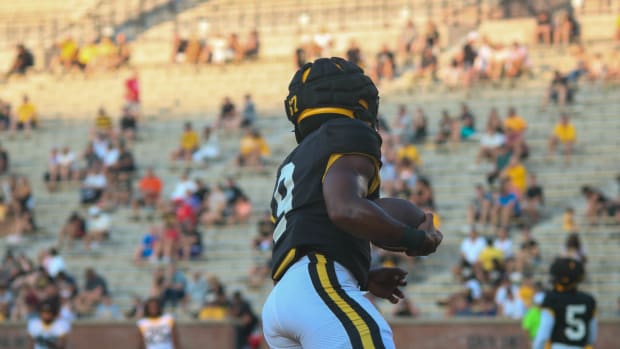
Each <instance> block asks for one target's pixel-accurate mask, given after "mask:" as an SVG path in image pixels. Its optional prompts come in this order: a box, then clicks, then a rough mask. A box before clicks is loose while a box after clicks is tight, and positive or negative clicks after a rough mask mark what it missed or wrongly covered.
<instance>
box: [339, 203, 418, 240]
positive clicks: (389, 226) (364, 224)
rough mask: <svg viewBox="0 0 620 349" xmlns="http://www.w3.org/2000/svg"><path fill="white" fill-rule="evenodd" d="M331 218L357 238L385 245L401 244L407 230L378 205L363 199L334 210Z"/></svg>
mask: <svg viewBox="0 0 620 349" xmlns="http://www.w3.org/2000/svg"><path fill="white" fill-rule="evenodd" d="M329 217H330V219H331V221H332V222H333V223H334V224H335V225H336V226H338V227H339V228H341V229H343V230H344V231H346V232H348V233H349V234H351V235H353V236H355V237H357V238H360V239H364V240H372V241H376V242H380V243H385V244H399V243H401V241H402V240H403V234H404V231H405V230H406V229H407V226H406V225H405V224H403V223H401V222H399V221H398V220H396V219H394V218H392V217H391V216H390V215H388V214H387V213H386V212H385V211H384V210H383V209H381V207H379V206H378V205H377V204H375V203H374V202H372V201H370V200H367V199H361V198H359V199H355V200H351V201H350V202H349V204H348V205H342V207H341V208H340V209H337V210H332V212H330V215H329Z"/></svg>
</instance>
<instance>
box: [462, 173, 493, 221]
mask: <svg viewBox="0 0 620 349" xmlns="http://www.w3.org/2000/svg"><path fill="white" fill-rule="evenodd" d="M492 204H493V194H492V193H491V192H490V191H487V190H485V189H484V186H483V185H482V184H476V189H475V194H474V197H473V198H472V200H471V202H470V204H469V206H468V208H467V227H466V228H467V229H468V230H469V229H470V228H469V227H472V226H474V224H477V225H478V226H484V225H486V224H487V223H488V222H489V218H490V217H489V215H490V212H491V206H492Z"/></svg>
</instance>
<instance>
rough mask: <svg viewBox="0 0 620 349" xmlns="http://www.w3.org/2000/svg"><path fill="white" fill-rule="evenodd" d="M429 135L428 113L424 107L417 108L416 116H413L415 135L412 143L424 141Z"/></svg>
mask: <svg viewBox="0 0 620 349" xmlns="http://www.w3.org/2000/svg"><path fill="white" fill-rule="evenodd" d="M427 135H428V130H427V119H426V114H424V110H423V109H422V108H417V109H416V111H415V116H414V117H413V135H412V138H411V140H410V141H411V142H412V143H424V141H425V140H426V136H427Z"/></svg>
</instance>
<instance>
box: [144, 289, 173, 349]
mask: <svg viewBox="0 0 620 349" xmlns="http://www.w3.org/2000/svg"><path fill="white" fill-rule="evenodd" d="M138 330H139V336H138V338H139V343H140V347H139V348H140V349H180V348H181V346H180V345H179V336H178V334H177V327H176V324H175V322H174V318H173V317H172V315H170V314H163V312H162V307H161V303H160V301H159V299H157V298H149V299H148V300H147V301H146V302H145V303H144V317H143V318H142V319H140V320H138Z"/></svg>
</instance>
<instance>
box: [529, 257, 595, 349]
mask: <svg viewBox="0 0 620 349" xmlns="http://www.w3.org/2000/svg"><path fill="white" fill-rule="evenodd" d="M550 273H551V279H552V282H553V290H551V291H549V292H547V293H546V294H545V299H544V300H543V303H542V313H541V318H540V327H539V328H538V332H537V334H536V338H535V339H534V342H533V345H532V347H533V349H544V348H545V347H546V345H548V344H550V348H551V349H577V348H580V349H583V348H591V347H592V345H594V342H595V341H596V334H597V330H598V325H597V321H596V318H595V315H596V301H595V300H594V297H592V296H591V295H590V294H588V293H585V292H581V291H579V290H577V285H578V284H579V283H580V282H581V281H582V280H583V277H584V274H585V271H584V267H583V264H582V263H581V262H579V261H577V260H574V259H572V258H557V259H556V260H555V261H554V262H553V264H552V265H551V269H550Z"/></svg>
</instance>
